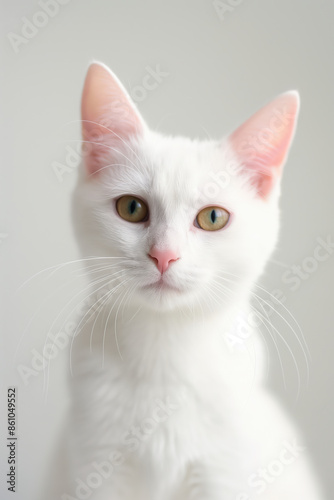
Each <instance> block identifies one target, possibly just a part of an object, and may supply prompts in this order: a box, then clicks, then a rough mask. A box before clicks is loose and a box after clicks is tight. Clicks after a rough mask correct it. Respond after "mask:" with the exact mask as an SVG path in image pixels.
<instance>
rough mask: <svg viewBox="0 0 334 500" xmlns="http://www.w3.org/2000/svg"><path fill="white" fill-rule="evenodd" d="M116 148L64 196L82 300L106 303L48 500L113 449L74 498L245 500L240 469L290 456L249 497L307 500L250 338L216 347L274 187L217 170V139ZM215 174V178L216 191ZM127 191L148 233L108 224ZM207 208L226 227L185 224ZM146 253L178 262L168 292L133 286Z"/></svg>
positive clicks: (309, 475)
mask: <svg viewBox="0 0 334 500" xmlns="http://www.w3.org/2000/svg"><path fill="white" fill-rule="evenodd" d="M116 149H117V151H116V152H115V150H114V149H113V150H110V157H108V155H107V156H106V158H105V162H104V164H105V165H111V164H112V166H108V167H107V168H103V170H101V171H100V172H99V174H98V175H95V176H87V175H86V173H85V172H84V168H83V169H82V172H81V175H80V178H79V181H78V185H77V188H76V190H75V195H74V203H73V213H74V221H75V228H76V234H77V238H78V241H79V244H80V248H81V251H82V255H83V258H88V257H91V256H94V258H95V260H91V261H89V260H88V261H87V271H88V273H89V274H88V275H89V277H90V279H92V280H93V279H94V280H97V278H101V280H100V281H99V282H94V283H93V282H92V285H91V286H92V288H91V291H92V293H93V294H94V296H95V297H96V300H99V299H98V297H99V295H98V294H99V292H100V291H101V290H100V288H101V289H102V290H103V291H105V290H106V287H109V288H108V289H109V290H111V291H112V292H111V293H110V296H109V299H108V300H107V302H106V303H105V304H104V305H103V300H101V299H100V300H99V302H98V303H97V304H98V306H102V305H103V307H101V309H98V307H97V308H95V312H94V314H93V315H91V314H87V316H86V319H85V321H83V322H82V324H81V327H80V332H79V333H78V335H77V337H76V338H75V341H74V348H73V354H72V357H73V359H72V364H73V372H74V373H73V377H71V378H70V387H71V397H72V410H71V425H70V427H69V436H70V438H69V442H70V450H71V465H70V466H69V471H68V472H69V476H70V481H69V483H67V484H66V483H64V484H62V485H61V489H62V491H61V492H62V493H63V494H64V496H63V497H62V498H63V499H67V500H69V499H70V498H78V499H79V498H80V496H77V495H76V493H75V487H76V486H77V484H78V483H77V479H80V480H82V481H84V482H85V483H86V484H87V481H88V482H89V480H88V478H90V479H91V481H94V479H92V478H95V480H96V481H97V482H99V481H98V477H99V476H94V475H93V476H90V475H91V474H92V473H96V467H95V466H96V464H95V465H94V462H96V463H98V464H101V463H102V462H103V463H104V465H105V466H107V465H106V462H108V463H110V461H111V459H112V455H111V454H112V453H113V452H116V450H118V451H119V452H120V456H121V457H122V459H124V463H122V464H119V465H116V466H115V467H114V470H113V472H112V473H111V474H110V475H109V477H105V478H102V476H100V479H101V478H102V481H100V482H101V484H100V486H98V487H96V488H95V487H93V486H92V484H93V483H91V486H90V489H91V494H87V495H88V496H87V498H91V499H93V500H134V499H136V500H190V499H195V500H197V499H198V500H218V499H219V500H228V499H231V500H247V499H254V498H257V497H258V494H257V491H259V489H260V485H259V479H258V478H257V481H258V483H257V486H256V487H255V486H254V484H253V486H252V485H250V484H249V481H253V483H254V482H256V478H255V479H254V474H257V471H258V469H259V468H260V467H264V468H267V467H268V466H270V464H271V463H272V462H273V461H275V460H281V459H282V457H283V458H284V457H285V458H286V457H287V456H288V457H289V459H290V462H291V463H289V464H287V463H285V464H283V465H284V467H283V470H282V471H281V473H280V474H278V476H277V477H275V478H274V480H272V479H273V476H270V479H271V480H272V481H270V482H267V481H266V480H265V481H264V483H263V481H262V483H261V484H262V486H263V484H265V488H264V492H263V493H262V495H261V497H260V498H262V499H264V500H283V499H284V500H297V499H303V500H319V499H320V498H321V494H320V493H319V491H318V486H317V485H316V480H315V479H314V478H313V472H312V470H311V468H310V467H309V463H308V457H307V452H301V451H300V452H297V453H296V455H298V456H295V457H294V459H293V460H292V458H293V455H291V453H290V452H289V451H284V450H286V447H287V446H288V447H289V445H291V446H294V445H293V444H292V443H293V442H294V441H296V442H297V443H298V445H302V442H301V440H300V437H299V433H298V432H297V431H296V429H295V428H294V426H293V425H292V424H291V423H290V421H289V419H288V418H287V417H286V416H285V415H284V412H283V411H282V409H281V408H280V406H279V405H278V404H277V402H276V401H275V400H274V398H273V397H272V396H271V395H270V394H268V393H267V390H266V388H265V386H264V361H265V356H264V352H263V346H262V342H261V341H260V338H259V334H258V333H257V332H253V334H252V335H251V336H250V338H249V339H248V340H247V342H245V343H244V345H242V346H241V347H240V348H239V349H237V350H236V352H233V353H232V352H231V351H230V350H229V348H228V345H227V344H226V341H225V337H224V335H225V334H226V332H229V331H233V329H235V328H236V322H237V320H238V317H240V315H245V314H247V311H248V310H249V300H250V291H251V289H252V287H253V283H254V282H255V281H256V279H257V278H258V276H259V275H260V274H261V272H262V271H263V269H264V266H265V263H266V261H267V259H268V257H269V255H270V253H271V252H272V250H273V248H274V246H275V243H276V240H277V234H278V227H279V223H278V219H279V214H278V198H279V185H278V184H277V185H276V187H275V189H274V191H273V192H272V193H271V196H270V197H269V198H268V199H263V198H261V197H260V196H258V194H257V192H256V189H255V188H254V185H253V184H252V181H251V178H250V177H249V176H247V175H246V173H245V172H241V171H238V172H235V171H232V170H231V165H233V166H235V165H236V164H237V163H238V159H237V157H236V155H235V153H234V151H233V148H232V147H231V145H230V143H229V140H228V139H225V140H224V141H222V142H216V141H206V142H200V141H191V140H188V139H184V138H178V137H177V138H169V137H164V136H161V135H158V134H157V133H154V132H151V131H149V130H148V129H145V131H144V134H143V135H142V136H138V137H133V138H132V139H131V140H126V141H123V142H122V143H121V145H118V147H117V148H116ZM239 166H240V170H242V165H239ZM231 172H232V173H231ZM213 173H214V174H216V175H218V176H220V177H219V178H222V176H223V173H224V174H225V177H224V179H225V185H224V186H222V185H221V186H219V183H217V181H214V180H213V176H212V174H213ZM216 179H217V177H216ZM226 179H228V180H227V181H226ZM125 194H133V195H137V196H139V197H141V198H143V199H144V200H145V201H146V202H147V203H148V205H149V209H150V221H149V224H145V223H143V224H131V223H129V222H127V221H125V220H123V219H121V218H120V217H119V215H118V214H117V211H116V209H115V199H117V198H118V197H120V196H122V195H125ZM217 204H218V205H220V206H223V207H224V208H225V209H227V210H228V211H229V212H230V213H231V215H232V216H231V220H230V223H229V225H228V226H227V227H226V228H224V229H223V230H221V231H217V232H207V231H203V230H201V229H199V228H196V227H195V226H194V224H193V222H194V219H195V217H196V215H197V213H198V212H199V210H200V209H201V208H203V207H205V206H207V205H217ZM157 242H158V243H159V245H160V246H161V247H163V248H169V247H171V246H173V247H177V249H178V252H179V255H180V257H181V258H180V259H179V260H178V261H176V262H174V263H173V264H172V265H171V266H170V268H169V269H168V271H167V273H166V276H165V278H166V282H167V283H168V284H169V285H171V286H173V287H176V288H177V290H173V289H164V290H158V289H153V288H145V286H146V285H149V284H152V283H154V282H155V281H157V280H158V279H159V276H160V275H159V271H158V270H157V268H156V267H155V265H154V263H153V262H152V260H151V259H149V258H148V256H147V254H148V252H149V249H150V248H151V246H152V244H154V243H157ZM97 257H102V259H96V258H97ZM111 257H113V259H111ZM93 264H98V265H100V266H101V267H99V268H98V267H96V268H92V267H89V266H92V265H93ZM108 265H112V266H113V267H112V268H108V269H107V266H108ZM103 266H104V268H103ZM94 269H95V271H96V272H95V273H94V274H92V270H94ZM217 283H218V284H217ZM221 285H223V286H224V287H227V289H228V291H227V290H226V289H223V288H222V287H221ZM88 313H89V311H88ZM161 402H162V403H164V404H165V405H167V407H168V408H169V409H168V411H165V410H163V409H162V407H161V405H162V403H161ZM133 426H140V428H141V431H140V433H141V434H140V437H138V436H137V437H136V436H134V434H135V433H136V432H137V431H138V429H137V428H136V427H133ZM143 429H144V431H145V432H143ZM142 436H144V437H142ZM287 443H288V444H287ZM289 453H290V454H289ZM291 457H292V458H291ZM285 458H284V460H285ZM105 471H106V469H105ZM252 474H253V476H251V475H252ZM105 475H107V473H106V472H105ZM87 476H88V477H87ZM251 477H253V479H251ZM91 481H90V482H91ZM65 493H66V495H65ZM77 493H78V492H77ZM82 498H83V497H82Z"/></svg>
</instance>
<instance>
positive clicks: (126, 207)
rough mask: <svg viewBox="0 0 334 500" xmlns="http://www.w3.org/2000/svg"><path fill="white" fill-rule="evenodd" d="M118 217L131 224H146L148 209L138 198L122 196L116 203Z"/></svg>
mask: <svg viewBox="0 0 334 500" xmlns="http://www.w3.org/2000/svg"><path fill="white" fill-rule="evenodd" d="M116 209H117V212H118V215H119V216H120V217H122V219H125V220H127V221H129V222H144V221H146V220H147V219H148V207H147V205H146V203H144V202H143V200H140V199H139V198H137V197H136V196H130V195H126V196H122V197H121V198H119V199H118V200H117V202H116Z"/></svg>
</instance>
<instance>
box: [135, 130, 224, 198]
mask: <svg viewBox="0 0 334 500" xmlns="http://www.w3.org/2000/svg"><path fill="white" fill-rule="evenodd" d="M154 137H155V136H154ZM153 142H154V144H153V145H152V143H149V144H146V147H144V148H143V150H142V154H143V156H142V167H143V175H144V176H146V177H147V180H148V183H149V185H150V189H151V190H152V191H153V192H155V193H156V194H158V193H159V192H160V193H164V192H169V193H171V194H175V195H176V197H177V198H179V197H180V196H181V197H183V198H184V199H189V200H190V201H192V200H193V199H194V197H196V196H197V194H198V191H201V190H202V188H203V183H207V182H208V181H209V180H210V179H211V178H212V173H213V172H215V171H217V168H218V167H219V159H221V158H219V152H218V145H217V144H215V143H213V141H211V142H209V141H206V142H205V141H196V140H190V139H187V138H183V137H180V138H178V137H176V138H175V137H173V138H168V137H167V138H166V137H162V138H160V137H159V136H157V138H156V140H154V141H153ZM222 168H223V166H222Z"/></svg>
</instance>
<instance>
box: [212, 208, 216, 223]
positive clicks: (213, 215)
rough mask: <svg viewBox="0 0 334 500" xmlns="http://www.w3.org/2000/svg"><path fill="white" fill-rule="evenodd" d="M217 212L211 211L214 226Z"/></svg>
mask: <svg viewBox="0 0 334 500" xmlns="http://www.w3.org/2000/svg"><path fill="white" fill-rule="evenodd" d="M216 218H217V216H216V210H212V211H211V222H212V223H213V224H214V223H215V222H216Z"/></svg>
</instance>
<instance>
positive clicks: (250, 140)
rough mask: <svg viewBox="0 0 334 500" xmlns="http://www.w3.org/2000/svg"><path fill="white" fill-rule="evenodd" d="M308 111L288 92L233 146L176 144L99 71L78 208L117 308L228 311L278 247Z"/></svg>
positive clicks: (98, 275) (235, 136) (82, 236)
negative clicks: (281, 203) (285, 172)
mask: <svg viewBox="0 0 334 500" xmlns="http://www.w3.org/2000/svg"><path fill="white" fill-rule="evenodd" d="M298 108H299V97H298V93H297V92H288V93H285V94H282V95H280V96H279V97H277V98H276V99H275V100H274V101H272V102H271V103H270V104H268V105H267V106H265V107H264V108H262V109H261V110H260V111H258V112H257V113H256V114H255V115H253V116H252V117H251V118H250V119H248V120H247V121H246V122H245V123H244V124H243V125H241V126H240V127H239V128H238V129H237V130H236V131H234V132H233V133H232V134H230V135H228V136H227V137H225V138H223V139H222V140H218V141H217V140H212V141H211V140H210V141H209V140H206V141H198V140H190V139H186V138H182V137H166V136H163V135H160V134H158V133H156V132H153V131H151V130H149V128H148V127H147V125H146V124H145V122H144V120H143V119H142V117H141V116H140V114H139V112H138V110H137V109H136V107H135V105H134V103H133V102H132V101H131V98H130V97H129V95H128V94H127V92H126V90H125V89H124V88H123V86H122V85H121V83H120V82H119V81H118V79H117V78H116V77H115V75H113V74H112V73H111V72H110V70H109V69H108V68H106V67H105V66H104V65H102V64H98V63H93V64H92V65H91V66H90V67H89V70H88V74H87V77H86V81H85V85H84V91H83V97H82V120H83V121H82V130H83V140H84V148H83V150H84V155H83V156H84V160H83V165H82V169H81V172H80V176H79V182H78V185H77V188H76V190H75V196H74V204H73V205H74V220H75V228H76V233H77V237H78V240H79V243H80V247H81V250H82V253H83V257H84V258H87V259H88V258H89V259H90V258H92V259H90V260H87V263H88V266H87V267H88V272H89V276H90V277H91V279H92V281H94V283H95V287H96V288H97V289H98V288H101V289H103V290H105V289H106V288H109V290H113V292H112V294H110V296H111V297H112V301H113V302H114V303H115V301H116V303H117V302H118V303H119V304H121V303H122V301H126V300H128V301H131V302H132V303H133V304H135V305H137V304H138V305H139V304H140V305H141V307H148V308H155V309H157V310H163V309H174V308H175V309H178V308H187V307H189V308H190V309H198V308H201V307H202V308H205V307H207V306H210V307H213V308H224V307H227V306H228V305H229V304H230V303H233V302H236V300H237V299H239V298H242V297H243V295H244V294H245V293H247V290H248V289H249V288H250V286H251V284H252V282H253V281H254V280H255V279H256V278H257V277H258V275H259V274H260V273H261V272H262V270H263V268H264V265H265V263H266V261H267V259H268V257H269V255H270V253H271V252H272V250H273V248H274V246H275V243H276V239H277V233H278V226H279V213H278V198H279V191H280V186H279V184H280V178H281V174H282V168H283V165H284V162H285V160H286V157H287V153H288V150H289V146H290V144H291V140H292V138H293V135H294V130H295V124H296V118H297V114H298ZM100 257H105V259H104V258H102V259H101V258H100Z"/></svg>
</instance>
